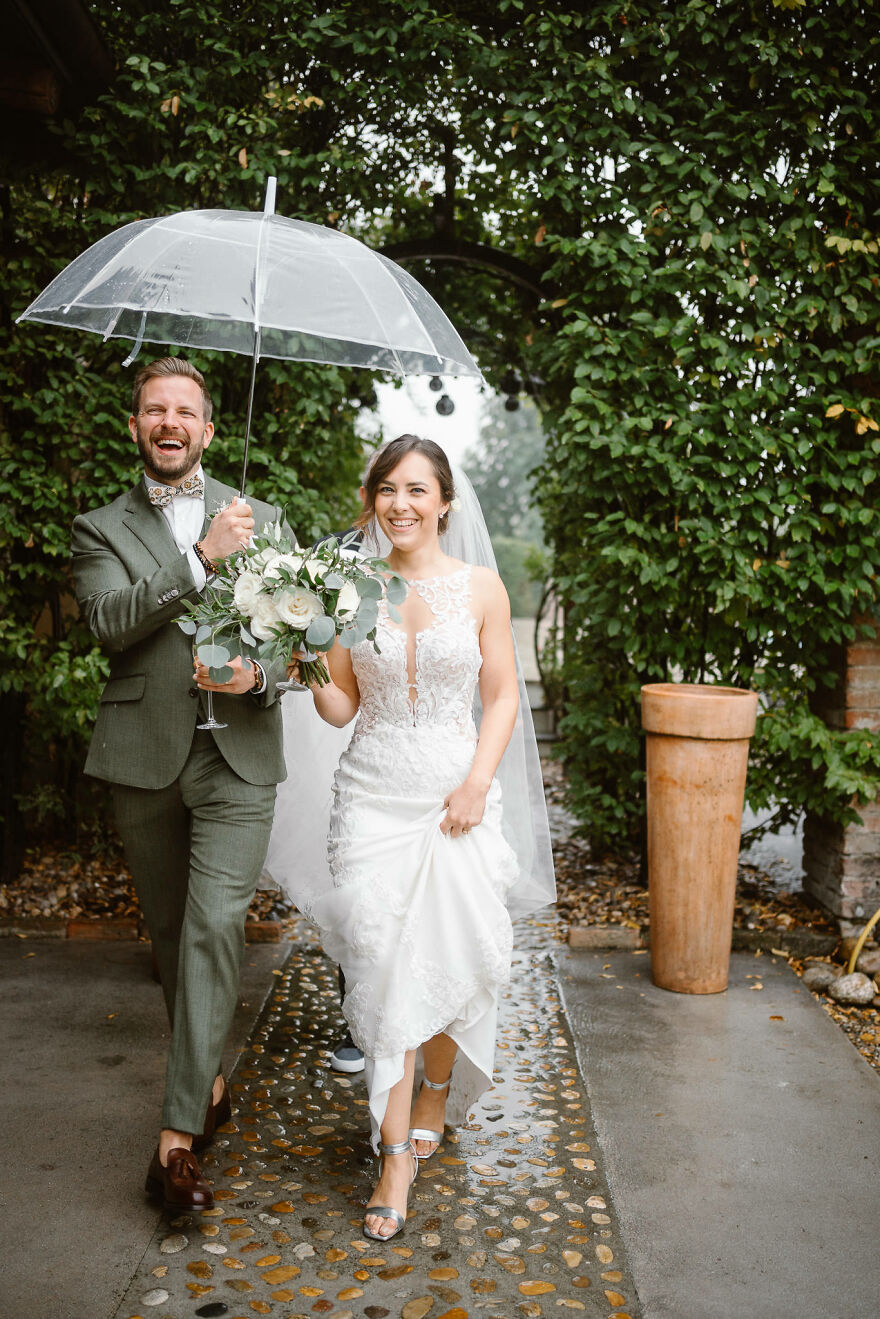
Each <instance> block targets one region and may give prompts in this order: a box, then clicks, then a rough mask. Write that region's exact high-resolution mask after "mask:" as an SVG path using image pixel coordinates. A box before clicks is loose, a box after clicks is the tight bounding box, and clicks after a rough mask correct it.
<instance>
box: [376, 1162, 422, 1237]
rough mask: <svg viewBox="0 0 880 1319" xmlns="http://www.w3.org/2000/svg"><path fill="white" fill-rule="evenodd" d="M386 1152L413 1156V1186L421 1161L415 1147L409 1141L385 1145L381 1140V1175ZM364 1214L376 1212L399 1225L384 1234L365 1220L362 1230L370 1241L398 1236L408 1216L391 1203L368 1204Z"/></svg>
mask: <svg viewBox="0 0 880 1319" xmlns="http://www.w3.org/2000/svg"><path fill="white" fill-rule="evenodd" d="M386 1154H410V1155H411V1156H412V1159H413V1175H412V1177H410V1179H409V1184H410V1186H412V1184H413V1182H414V1181H415V1179H416V1177H417V1176H418V1172H419V1161H418V1158H417V1157H416V1152H415V1150H414V1149H413V1147H412V1145H411V1144H410V1143H409V1141H408V1140H400V1141H398V1142H397V1144H396V1145H383V1144H382V1143H381V1141H380V1142H379V1176H380V1177H381V1176H382V1164H383V1162H384V1159H385V1155H386ZM364 1214H365V1216H366V1214H375V1215H376V1217H377V1218H392V1219H393V1220H394V1222H395V1223H396V1224H397V1227H396V1228H395V1229H394V1231H393V1232H388V1233H387V1234H385V1235H384V1236H383V1234H382V1233H381V1232H371V1231H370V1229H369V1228H368V1227H367V1224H366V1221H365V1222H364V1225H363V1229H362V1231H363V1234H364V1236H365V1237H366V1238H367V1239H368V1240H369V1241H391V1240H392V1238H393V1237H396V1236H397V1234H398V1232H402V1231H403V1225H404V1223H405V1222H406V1218H405V1217H404V1215H403V1214H401V1213H399V1212H398V1210H397V1209H392V1208H391V1206H390V1205H367V1208H366V1209H365V1210H364Z"/></svg>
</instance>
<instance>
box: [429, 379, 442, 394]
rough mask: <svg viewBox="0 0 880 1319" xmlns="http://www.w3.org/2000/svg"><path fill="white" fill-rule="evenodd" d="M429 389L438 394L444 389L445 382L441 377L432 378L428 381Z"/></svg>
mask: <svg viewBox="0 0 880 1319" xmlns="http://www.w3.org/2000/svg"><path fill="white" fill-rule="evenodd" d="M428 388H429V389H433V391H434V393H435V394H437V393H439V391H440V390H441V389H442V388H443V381H442V380H441V379H440V377H439V376H431V379H430V380H429V381H428Z"/></svg>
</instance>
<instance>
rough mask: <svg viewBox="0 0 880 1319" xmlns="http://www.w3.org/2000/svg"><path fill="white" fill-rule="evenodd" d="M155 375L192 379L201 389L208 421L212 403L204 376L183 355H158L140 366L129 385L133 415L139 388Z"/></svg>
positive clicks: (136, 406) (212, 408)
mask: <svg viewBox="0 0 880 1319" xmlns="http://www.w3.org/2000/svg"><path fill="white" fill-rule="evenodd" d="M156 376H188V377H189V379H190V380H194V381H195V382H196V384H197V385H198V387H199V389H200V390H201V394H202V412H203V413H204V417H205V421H206V422H209V421H210V420H211V413H212V412H213V411H214V403H213V400H212V398H211V395H210V394H209V393H208V386H207V385H206V384H205V377H204V376H203V375H202V373H201V371H199V370H198V369H197V367H194V366H193V364H192V362H188V361H187V360H186V358H185V357H158V358H157V359H156V361H155V362H148V363H147V365H146V366H142V367H141V369H140V370H139V371H138V373H137V375H136V376H135V378H134V383H133V384H132V387H131V414H132V416H133V417H136V416H137V411H138V407H139V406H140V401H141V390H142V389H143V387H144V385H145V384H146V383H147V381H148V380H153V379H154V378H155V377H156Z"/></svg>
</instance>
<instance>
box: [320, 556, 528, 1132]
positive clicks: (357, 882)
mask: <svg viewBox="0 0 880 1319" xmlns="http://www.w3.org/2000/svg"><path fill="white" fill-rule="evenodd" d="M411 589H413V590H415V591H417V592H418V594H419V596H420V597H421V599H422V601H423V602H424V603H425V605H427V607H428V609H429V611H430V620H431V621H430V623H429V625H428V626H426V627H424V628H422V629H420V630H419V631H418V632H417V633H416V635H415V673H414V675H413V674H410V673H409V672H408V669H407V634H406V632H405V631H404V629H403V628H401V627H397V626H395V625H394V624H392V623H391V622H390V620H389V618H388V613H387V609H385V606H384V603H383V605H382V608H381V612H380V621H379V628H378V632H377V642H378V644H379V647H380V651H379V653H377V652H376V651H375V650H374V648H373V645H372V643H371V642H368V641H367V642H362V643H360V644H359V645H357V646H355V647H353V648H352V652H351V656H352V664H353V667H354V672H355V675H356V677H357V682H358V687H359V689H360V711H359V714H358V717H357V722H356V724H355V729H354V734H353V735H352V737H351V741H350V743H349V745H348V747H347V749H346V750H345V751H344V752H343V753H342V757H341V760H340V763H339V767H338V769H337V771H336V776H335V780H334V793H333V804H332V809H331V815H330V836H329V842H328V852H329V863H330V874H331V879H332V883H331V884H330V885H327V886H325V887H324V888H323V889H322V890H320V891H318V892H316V893H314V892H313V893H312V894H311V895H310V896H309V899H308V901H307V903H306V904H305V905H304V908H303V909H304V910H305V913H306V914H307V915H308V916H309V917H310V919H312V920H313V921H314V922H315V923H316V924H317V925H318V926H319V928H320V930H321V934H322V941H323V945H324V948H325V950H326V952H327V953H328V954H329V956H330V957H332V958H333V959H334V961H336V962H338V963H339V964H340V965H341V967H342V969H343V972H344V975H345V986H346V996H345V1001H344V1004H343V1012H344V1014H345V1017H346V1019H347V1020H348V1022H349V1025H350V1027H351V1033H352V1036H353V1037H354V1039H355V1041H356V1043H357V1044H358V1045H359V1047H360V1048H361V1049H363V1051H364V1054H365V1057H366V1067H367V1077H366V1079H367V1086H368V1090H369V1095H370V1115H371V1122H372V1134H373V1143H374V1147H375V1145H376V1143H377V1141H378V1133H379V1127H380V1125H381V1123H382V1120H383V1117H384V1114H385V1109H386V1106H387V1102H388V1092H389V1090H390V1089H391V1087H392V1086H393V1085H394V1084H395V1083H396V1082H397V1081H398V1080H400V1078H401V1077H402V1076H403V1061H404V1057H403V1056H404V1052H405V1051H406V1050H409V1049H415V1048H417V1047H418V1046H419V1045H421V1044H422V1043H423V1042H424V1041H425V1040H427V1039H429V1038H430V1037H431V1036H432V1035H434V1034H436V1033H437V1032H438V1031H446V1032H447V1033H448V1034H449V1035H450V1036H451V1037H452V1038H453V1039H454V1040H455V1042H456V1044H457V1045H458V1049H459V1054H458V1058H457V1060H456V1063H455V1068H454V1072H453V1084H452V1087H451V1089H450V1094H449V1099H448V1103H447V1114H446V1115H447V1120H448V1121H450V1122H452V1123H456V1122H459V1121H461V1120H462V1119H463V1117H464V1114H465V1112H466V1110H467V1108H468V1107H469V1106H470V1105H471V1104H472V1103H473V1101H474V1100H475V1099H476V1098H477V1097H478V1096H479V1095H480V1094H481V1093H482V1092H483V1091H484V1090H485V1089H487V1088H488V1086H489V1085H490V1084H491V1078H492V1069H493V1057H494V1052H495V1026H496V1015H497V1003H498V994H499V989H500V987H501V986H503V985H504V984H505V983H506V981H507V979H508V975H509V969H510V957H511V949H512V931H511V922H510V917H509V915H508V910H507V906H506V902H505V899H506V896H507V894H508V891H509V890H510V888H511V886H512V885H513V884H514V882H515V880H516V878H517V874H518V864H517V860H516V856H515V854H514V852H513V849H512V848H511V846H510V844H509V843H508V842H507V840H506V839H505V838H504V837H503V836H502V832H501V823H502V814H501V812H502V802H501V789H500V786H499V784H498V782H497V780H496V781H493V784H492V787H491V789H490V791H489V795H488V800H487V803H486V810H485V815H484V817H483V820H482V822H481V823H480V824H479V825H478V826H476V827H475V828H474V829H473V830H471V832H470V834H469V835H467V836H466V837H460V838H449V837H447V836H446V835H444V834H443V833H441V831H440V827H439V826H440V821H441V820H442V818H443V816H444V814H445V810H444V806H443V802H444V799H445V797H446V796H447V794H448V793H449V792H450V791H451V790H452V789H453V788H455V787H456V786H457V785H458V784H460V783H461V782H462V781H463V780H464V779H465V777H466V776H467V774H468V772H469V770H470V767H471V763H472V761H473V756H474V749H475V746H476V737H477V734H476V728H475V725H474V718H473V697H474V691H475V688H476V685H477V680H478V677H479V672H480V666H481V663H482V658H481V655H480V648H479V643H478V638H477V626H476V620H475V619H474V617H473V614H472V612H471V568H470V567H469V566H465V567H463V568H461V569H459V570H457V571H455V572H453V573H452V574H451V575H449V576H444V577H435V578H431V579H429V580H424V581H414V582H412V583H411ZM413 677H414V679H415V681H414V683H413V682H412V678H413ZM411 690H413V691H414V695H413V696H411V694H410V693H411ZM431 1079H432V1080H438V1081H442V1080H443V1079H444V1078H443V1077H432V1078H431Z"/></svg>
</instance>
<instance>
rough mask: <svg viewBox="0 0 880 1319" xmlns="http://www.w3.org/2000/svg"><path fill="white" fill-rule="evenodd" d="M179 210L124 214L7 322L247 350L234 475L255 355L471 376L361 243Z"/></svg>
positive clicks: (460, 353) (273, 220)
mask: <svg viewBox="0 0 880 1319" xmlns="http://www.w3.org/2000/svg"><path fill="white" fill-rule="evenodd" d="M274 212H275V179H274V178H270V179H269V181H268V187H267V190H266V205H265V208H264V210H263V212H262V213H260V212H259V211H178V212H177V213H176V214H174V215H164V216H157V217H155V218H153V219H150V220H135V221H134V223H133V224H126V225H123V226H122V228H120V229H115V230H114V231H113V232H112V233H110V234H107V235H106V237H104V238H102V239H100V240H99V241H98V242H97V243H95V244H93V246H92V247H90V248H88V249H87V250H86V251H85V252H83V253H81V255H80V256H78V257H76V258H75V260H73V261H71V263H70V265H69V266H65V268H64V270H62V271H61V274H60V275H57V276H56V277H55V279H53V281H52V283H51V284H50V285H49V286H48V287H47V288H45V289H44V290H43V292H42V293H41V294H40V295H39V297H38V298H35V299H34V301H33V302H32V303H31V304H30V306H29V307H28V308H27V309H26V310H25V311H23V312H22V313H21V315H20V316H19V317H18V320H20V321H22V320H26V321H43V322H46V323H48V324H49V325H67V326H70V327H72V328H73V329H79V330H90V331H92V332H93V333H96V334H100V335H102V336H103V338H104V339H114V338H118V339H133V340H134V347H133V349H132V352H131V353H130V355H129V357H128V358H127V359H126V363H125V365H128V363H129V362H131V361H133V360H134V358H135V357H136V356H137V354H138V351H139V350H140V346H141V344H142V343H143V342H145V341H146V342H148V343H162V344H177V345H180V346H181V347H186V348H211V349H219V350H221V351H226V352H232V353H247V354H249V355H250V356H251V357H252V360H253V367H252V370H251V385H250V393H249V397H248V407H247V421H246V423H245V452H244V463H243V467H242V476H241V490H242V494H243V493H244V484H245V475H246V472H247V459H248V442H249V439H250V428H251V414H252V411H253V399H254V378H255V374H256V368H257V362H258V361H259V359H260V358H261V357H276V358H283V359H288V360H292V361H300V362H326V363H329V364H333V365H336V366H360V367H367V368H368V369H370V370H373V371H391V372H393V373H394V374H396V375H432V376H434V375H459V376H479V375H480V369H479V367H478V366H477V365H476V363H475V362H474V360H473V358H472V357H471V355H470V353H469V352H468V350H467V348H465V346H464V344H463V343H462V341H461V338H460V337H459V335H458V333H457V332H456V330H455V329H454V327H453V325H452V323H451V321H450V320H449V319H448V317H447V316H446V314H445V313H444V312H443V311H442V310H441V308H440V307H439V306H438V304H437V303H436V302H435V301H434V299H433V298H432V297H431V295H430V293H428V292H427V291H426V290H425V289H423V288H422V286H421V284H419V283H418V281H417V280H415V279H413V277H412V276H411V275H409V274H407V272H406V271H405V270H403V269H402V268H401V267H400V266H398V265H396V264H395V262H393V261H390V260H389V259H388V258H387V257H384V256H382V255H381V254H380V253H378V252H374V251H373V250H372V249H371V248H369V247H367V246H366V245H365V244H364V243H360V242H358V240H357V239H355V238H350V237H349V236H348V235H347V234H341V233H338V232H337V230H335V229H328V228H326V227H324V226H323V225H319V224H309V223H307V222H306V221H304V220H289V219H287V218H286V217H285V216H283V215H276V214H275V213H274Z"/></svg>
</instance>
